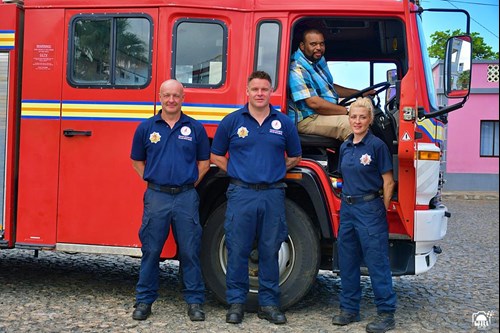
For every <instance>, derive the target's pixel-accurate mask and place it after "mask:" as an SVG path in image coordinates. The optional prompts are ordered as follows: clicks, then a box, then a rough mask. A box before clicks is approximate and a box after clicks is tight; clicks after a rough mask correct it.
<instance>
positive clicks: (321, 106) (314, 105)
mask: <svg viewBox="0 0 500 333" xmlns="http://www.w3.org/2000/svg"><path fill="white" fill-rule="evenodd" d="M305 101H306V104H307V106H308V107H310V108H311V109H313V110H314V112H316V113H317V114H321V115H324V116H339V115H346V114H347V109H346V108H345V107H343V106H341V105H337V104H334V103H330V102H328V101H326V100H324V99H323V98H321V97H319V96H313V97H309V98H307V99H306V100H305Z"/></svg>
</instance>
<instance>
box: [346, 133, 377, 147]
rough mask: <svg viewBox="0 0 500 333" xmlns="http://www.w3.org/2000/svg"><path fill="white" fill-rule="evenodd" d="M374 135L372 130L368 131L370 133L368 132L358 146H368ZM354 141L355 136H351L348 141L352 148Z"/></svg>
mask: <svg viewBox="0 0 500 333" xmlns="http://www.w3.org/2000/svg"><path fill="white" fill-rule="evenodd" d="M372 135H373V134H372V132H371V131H370V130H368V132H366V135H365V136H364V137H363V139H361V141H360V142H358V143H356V144H357V145H359V144H360V143H363V144H364V145H366V141H367V140H369V139H370V137H371V136H372ZM353 139H354V134H350V135H349V136H348V137H347V140H346V141H347V144H348V145H350V146H354V142H353Z"/></svg>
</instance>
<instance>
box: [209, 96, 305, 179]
mask: <svg viewBox="0 0 500 333" xmlns="http://www.w3.org/2000/svg"><path fill="white" fill-rule="evenodd" d="M270 109H271V112H270V114H269V116H268V117H267V118H266V119H265V120H264V122H263V123H262V126H260V125H259V123H258V122H257V121H256V120H255V119H254V118H253V117H252V116H251V115H250V112H249V111H248V104H246V105H245V106H244V107H243V108H241V109H239V110H236V111H235V112H233V113H231V114H228V115H227V116H225V117H224V119H222V121H221V122H220V124H219V127H218V128H217V132H216V133H215V137H214V140H213V142H212V153H214V154H215V155H219V156H224V155H226V153H227V152H229V161H228V165H227V174H228V175H229V176H230V177H232V178H237V179H239V180H242V181H244V182H247V183H251V184H262V183H265V184H271V183H275V182H278V181H280V180H282V179H283V178H284V177H285V174H286V161H285V151H286V153H287V155H288V156H289V157H298V156H301V155H302V149H301V147H300V140H299V135H298V132H297V128H296V127H295V125H294V123H293V122H292V120H291V119H290V118H289V117H288V116H287V115H285V114H283V113H281V112H279V111H277V110H276V109H274V108H273V107H272V106H270Z"/></svg>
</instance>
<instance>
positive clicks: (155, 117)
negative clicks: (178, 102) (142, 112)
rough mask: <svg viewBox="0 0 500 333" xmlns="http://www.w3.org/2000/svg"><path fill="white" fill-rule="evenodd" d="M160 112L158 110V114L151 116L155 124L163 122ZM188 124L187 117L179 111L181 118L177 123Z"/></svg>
mask: <svg viewBox="0 0 500 333" xmlns="http://www.w3.org/2000/svg"><path fill="white" fill-rule="evenodd" d="M161 112H162V110H161V109H160V111H158V113H157V114H155V115H154V116H153V119H154V121H155V122H164V120H163V119H162V117H161ZM188 122H189V119H188V117H187V116H186V115H185V114H184V112H182V111H181V117H180V118H179V121H178V122H177V123H180V124H184V123H188Z"/></svg>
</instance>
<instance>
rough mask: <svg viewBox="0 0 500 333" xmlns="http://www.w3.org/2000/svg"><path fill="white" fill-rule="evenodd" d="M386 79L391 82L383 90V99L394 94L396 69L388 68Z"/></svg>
mask: <svg viewBox="0 0 500 333" xmlns="http://www.w3.org/2000/svg"><path fill="white" fill-rule="evenodd" d="M386 79H387V80H386V81H387V82H389V83H390V84H391V85H390V86H389V89H387V90H386V92H385V100H386V101H389V100H390V99H391V98H393V97H394V96H395V95H396V81H397V80H398V70H397V69H396V68H394V69H389V70H388V71H387V72H386Z"/></svg>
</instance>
